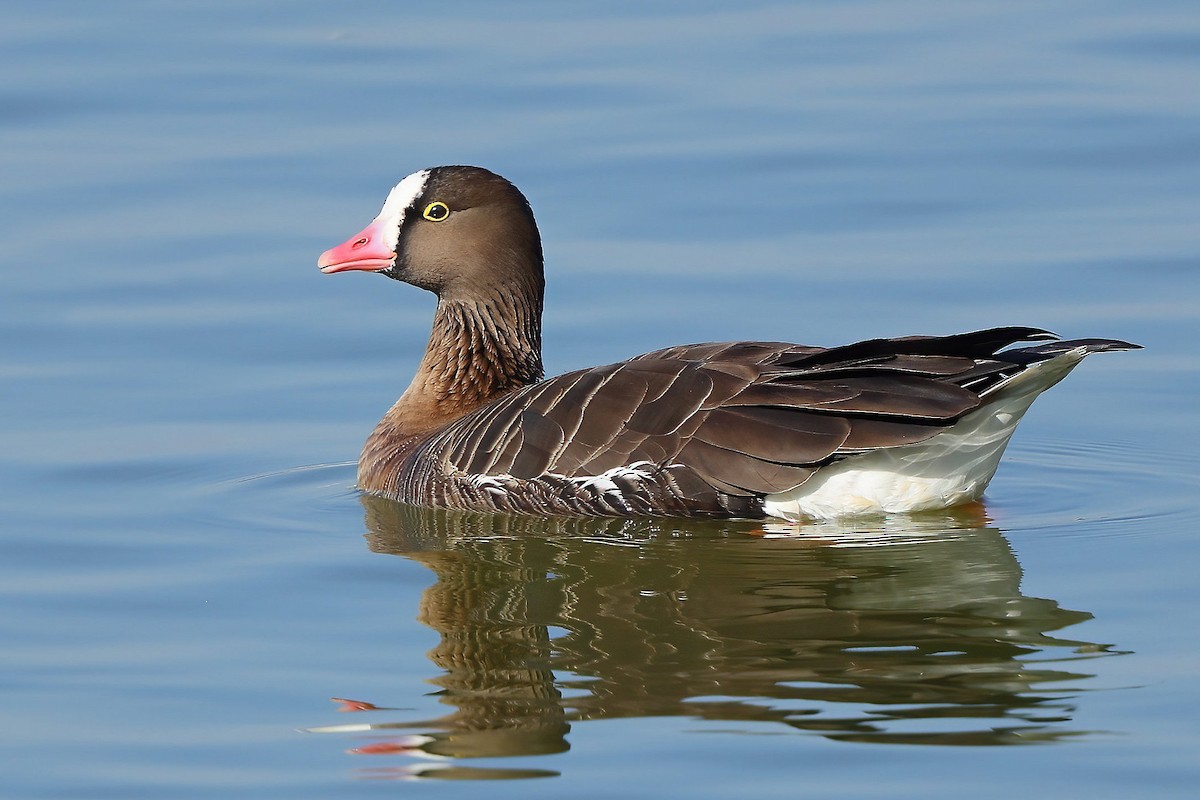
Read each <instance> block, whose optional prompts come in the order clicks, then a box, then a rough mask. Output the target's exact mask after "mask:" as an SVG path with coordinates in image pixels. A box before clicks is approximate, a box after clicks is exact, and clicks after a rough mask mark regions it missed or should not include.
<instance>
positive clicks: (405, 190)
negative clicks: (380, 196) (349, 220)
mask: <svg viewBox="0 0 1200 800" xmlns="http://www.w3.org/2000/svg"><path fill="white" fill-rule="evenodd" d="M428 181H429V170H427V169H423V170H421V171H420V172H414V173H413V174H412V175H409V176H408V177H407V178H405V179H404V180H402V181H400V182H399V183H397V184H396V185H395V186H394V187H392V190H391V191H390V192H388V196H387V200H384V201H383V208H382V209H381V210H380V212H379V213H378V214H377V215H376V216H375V219H376V220H383V221H385V222H386V223H387V224H386V225H385V226H384V230H385V231H387V237H388V239H387V245H388V247H389V248H390V249H391V250H395V249H396V243H397V242H398V241H400V226H401V225H403V224H404V212H405V211H407V210H408V207H409V206H411V205H412V204H413V201H414V200H416V199H417V198H418V197H420V196H421V192H423V191H425V184H426V183H427V182H428Z"/></svg>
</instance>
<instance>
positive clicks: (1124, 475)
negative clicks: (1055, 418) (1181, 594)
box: [987, 439, 1200, 536]
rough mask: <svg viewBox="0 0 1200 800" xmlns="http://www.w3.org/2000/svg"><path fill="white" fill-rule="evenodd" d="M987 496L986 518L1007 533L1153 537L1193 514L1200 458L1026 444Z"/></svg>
mask: <svg viewBox="0 0 1200 800" xmlns="http://www.w3.org/2000/svg"><path fill="white" fill-rule="evenodd" d="M1005 464H1006V467H1005V466H1002V467H1001V473H1000V475H999V476H998V478H997V480H996V481H995V482H994V483H993V484H992V488H991V490H990V491H989V493H988V500H987V507H988V512H989V514H990V515H991V516H992V517H993V518H994V519H995V521H996V522H997V524H999V525H1000V526H1001V527H1003V528H1004V529H1005V530H1043V531H1044V530H1069V531H1070V532H1071V533H1072V534H1075V535H1086V536H1118V535H1120V536H1128V535H1148V534H1152V533H1157V532H1158V531H1159V530H1160V529H1161V528H1162V527H1166V526H1167V523H1173V522H1174V521H1176V520H1178V519H1181V518H1183V517H1185V516H1188V515H1191V514H1192V513H1194V509H1193V498H1194V497H1195V492H1196V488H1197V484H1198V483H1200V478H1198V477H1197V476H1198V475H1200V469H1198V467H1200V459H1198V458H1197V457H1196V456H1195V455H1193V454H1190V453H1177V452H1176V453H1171V452H1163V451H1159V450H1147V449H1146V448H1145V447H1144V446H1143V445H1142V444H1140V443H1134V442H1122V441H1116V442H1084V443H1081V442H1076V441H1062V440H1057V439H1033V440H1028V439H1027V440H1024V441H1022V442H1021V443H1020V445H1019V446H1015V447H1014V448H1013V449H1012V450H1011V451H1010V453H1009V456H1008V458H1007V461H1006V462H1005Z"/></svg>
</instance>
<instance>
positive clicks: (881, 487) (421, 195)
mask: <svg viewBox="0 0 1200 800" xmlns="http://www.w3.org/2000/svg"><path fill="white" fill-rule="evenodd" d="M317 264H318V267H319V268H320V270H321V271H322V272H324V273H327V274H332V273H339V272H349V271H366V272H378V273H380V274H382V275H386V276H387V277H389V278H394V279H396V280H399V281H404V282H405V283H409V284H412V285H413V286H417V287H420V288H422V289H427V290H429V291H431V292H433V293H434V294H436V295H437V310H436V312H435V313H434V318H433V326H432V333H431V335H430V337H429V343H428V346H427V347H426V349H425V355H424V357H423V358H422V359H421V362H420V365H419V366H418V367H417V371H416V375H415V376H414V377H413V379H412V382H411V384H410V385H409V386H408V388H407V389H406V390H405V391H404V393H403V394H402V395H401V396H400V398H399V400H397V401H396V403H395V404H394V405H393V406H392V407H391V408H390V409H389V410H388V412H387V413H386V414H385V415H384V417H383V419H382V420H381V421H380V422H379V424H378V425H377V426H376V427H375V429H374V431H372V433H371V434H370V436H369V437H368V438H367V440H366V443H365V444H364V446H363V449H362V454H361V457H360V459H359V463H358V486H359V488H360V489H361V490H362V491H364V492H366V493H369V494H372V495H380V496H383V497H386V498H391V499H393V500H398V501H402V502H405V503H409V504H414V505H418V506H430V507H446V508H457V509H466V510H476V511H486V512H513V513H524V514H541V515H589V516H665V517H707V518H751V519H761V518H764V517H776V518H782V519H784V520H791V521H800V520H806V519H832V518H837V517H844V516H852V515H864V514H890V513H913V512H919V511H925V510H932V509H940V508H946V507H950V506H954V505H959V504H965V503H970V502H974V501H978V500H979V499H980V498H981V496H982V494H983V492H984V489H986V488H987V486H988V483H989V482H990V481H991V479H992V476H993V475H994V474H995V472H996V467H997V465H998V463H999V461H1000V458H1001V456H1002V455H1003V453H1004V449H1005V447H1006V446H1007V444H1008V441H1009V439H1010V437H1011V436H1012V434H1013V431H1014V429H1015V428H1016V426H1017V423H1018V422H1019V421H1020V420H1021V417H1022V415H1024V413H1025V412H1026V410H1027V409H1028V408H1029V406H1030V404H1031V403H1032V402H1033V400H1034V399H1035V398H1036V397H1037V396H1038V395H1039V394H1040V393H1042V392H1043V391H1045V390H1046V389H1048V388H1050V387H1051V386H1053V385H1054V384H1056V383H1058V382H1059V381H1060V380H1061V379H1062V378H1063V377H1065V376H1066V374H1067V373H1068V372H1070V371H1071V370H1072V369H1073V368H1074V367H1075V366H1076V365H1077V364H1079V362H1080V361H1082V360H1083V358H1084V357H1086V356H1088V355H1090V354H1091V353H1099V352H1105V351H1114V350H1128V349H1135V348H1138V347H1139V346H1138V345H1134V344H1130V343H1128V342H1123V341H1118V340H1113V339H1074V340H1069V341H1062V340H1059V338H1058V337H1057V336H1055V335H1054V334H1052V333H1050V332H1048V331H1045V330H1041V329H1038V328H1028V327H1002V328H990V329H987V330H978V331H973V332H969V333H960V334H956V335H949V336H904V337H900V338H886V339H870V340H866V341H860V342H855V343H853V344H846V345H841V346H837V347H815V346H808V345H800V344H791V343H787V342H760V341H740V342H714V343H705V344H690V345H678V346H674V347H667V348H665V349H662V350H655V351H652V352H649V353H644V354H642V355H638V356H635V357H633V358H630V359H628V360H625V361H621V362H618V363H614V364H607V365H604V366H598V367H591V368H588V369H580V370H576V371H574V372H568V373H566V374H564V375H559V376H558V377H555V378H550V379H548V380H544V379H543V370H542V351H541V344H542V342H541V317H542V296H543V288H544V285H545V284H544V278H543V260H542V246H541V237H540V234H539V232H538V227H537V224H536V222H535V221H534V216H533V211H532V209H531V207H530V204H529V201H528V200H526V198H525V196H524V195H523V194H522V193H521V192H520V191H519V190H518V189H517V188H516V187H515V186H514V185H513V184H512V183H510V182H509V181H507V180H506V179H504V178H502V177H501V176H499V175H497V174H495V173H493V172H490V171H488V170H486V169H483V168H480V167H470V166H442V167H432V168H429V169H423V170H420V171H418V172H414V173H413V174H411V175H409V176H407V177H405V178H404V179H403V180H401V181H400V182H399V183H398V184H396V186H395V187H394V188H393V189H392V190H391V191H390V192H389V194H388V195H387V199H386V200H385V202H384V204H383V209H382V210H381V211H380V212H379V215H378V216H376V217H375V219H374V220H373V221H372V222H371V224H370V225H368V226H367V227H366V228H365V229H364V230H363V231H362V232H360V233H358V234H355V235H354V236H352V237H351V238H350V239H348V240H347V241H346V242H345V243H343V244H340V245H338V246H337V247H334V248H332V249H330V250H327V251H326V252H324V253H322V254H321V256H320V258H319V259H318V262H317ZM1018 343H1026V346H1022V347H1013V345H1015V344H1018Z"/></svg>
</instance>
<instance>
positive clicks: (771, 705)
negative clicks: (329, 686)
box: [355, 497, 1113, 777]
mask: <svg viewBox="0 0 1200 800" xmlns="http://www.w3.org/2000/svg"><path fill="white" fill-rule="evenodd" d="M363 502H364V504H365V506H366V520H367V527H368V530H369V533H368V541H369V544H370V547H371V549H372V550H374V551H376V552H380V553H391V554H396V555H402V556H404V557H406V558H410V559H413V560H414V561H417V562H420V563H421V564H424V565H425V566H426V567H428V568H429V569H430V570H432V571H433V573H434V575H435V576H436V582H435V583H434V585H433V586H431V587H430V588H428V589H427V590H426V591H425V593H424V595H423V598H422V601H421V607H420V619H421V621H422V622H423V623H424V624H426V625H428V626H429V627H430V628H432V629H433V630H435V631H436V632H437V633H438V634H439V635H440V637H441V641H440V643H439V644H438V645H437V646H436V647H435V648H434V649H433V650H432V651H431V652H430V653H429V657H430V659H431V660H432V661H433V662H434V664H435V665H436V666H437V667H438V669H439V670H441V673H440V675H439V676H438V677H436V678H434V679H433V681H432V682H433V683H434V684H436V685H438V686H440V687H441V689H442V692H441V700H442V702H444V703H446V704H448V705H449V706H451V707H453V711H451V712H450V713H448V714H447V715H445V716H444V717H441V718H439V719H434V720H420V721H399V720H389V721H386V722H382V723H378V724H373V725H370V726H355V727H356V728H357V729H358V730H362V729H363V728H369V729H370V730H372V731H374V732H375V733H377V734H380V735H383V736H388V735H390V734H395V735H396V736H400V738H392V739H388V740H384V741H381V742H379V743H377V744H376V745H374V747H376V748H377V749H376V750H375V751H376V752H378V751H380V750H379V749H378V748H383V749H386V748H388V747H393V748H395V749H396V750H402V751H408V752H417V753H418V754H420V753H424V754H433V755H440V756H447V757H450V758H470V757H484V756H492V757H494V756H520V755H538V754H549V753H555V752H560V751H563V750H566V749H567V747H568V744H567V739H566V737H567V734H568V732H569V726H570V724H571V723H574V722H579V721H582V720H595V719H606V718H614V717H649V716H664V715H682V716H688V717H692V718H699V719H705V720H721V721H724V722H726V723H728V722H733V723H735V725H734V727H735V728H736V723H739V722H741V723H747V729H749V727H750V726H749V724H748V723H751V722H753V723H759V722H775V723H779V724H780V725H786V726H790V727H791V728H794V729H798V730H800V731H806V732H813V733H817V734H820V735H822V736H826V737H828V738H831V739H837V740H845V741H857V742H876V743H896V744H926V745H928V744H941V745H1009V744H1029V743H1037V742H1049V741H1055V740H1058V739H1061V738H1063V737H1068V736H1073V735H1078V734H1080V733H1083V731H1080V730H1078V729H1076V728H1075V727H1074V726H1072V725H1071V720H1072V717H1073V715H1074V712H1075V705H1074V703H1075V701H1074V699H1073V697H1074V696H1076V695H1078V694H1079V692H1080V691H1083V690H1082V689H1081V688H1080V687H1079V682H1081V681H1084V680H1086V679H1088V678H1090V677H1092V675H1091V674H1089V673H1087V672H1085V671H1083V670H1084V669H1085V667H1083V666H1082V662H1084V661H1086V660H1087V659H1090V658H1093V657H1096V656H1098V655H1104V654H1109V653H1111V652H1113V651H1111V650H1109V649H1108V647H1107V646H1104V645H1097V644H1092V643H1088V642H1084V641H1078V640H1074V639H1069V638H1060V637H1059V636H1057V635H1056V633H1055V632H1057V631H1060V630H1062V629H1063V628H1067V627H1070V626H1072V625H1075V624H1076V623H1079V622H1082V621H1084V620H1087V619H1090V618H1091V615H1090V614H1088V613H1086V612H1082V611H1070V610H1067V609H1064V608H1061V607H1059V605H1058V604H1057V603H1055V602H1054V601H1052V600H1046V599H1039V598H1035V597H1027V596H1025V595H1023V594H1022V593H1021V591H1020V580H1021V568H1020V566H1019V565H1018V563H1017V561H1016V559H1015V557H1014V556H1013V553H1012V550H1011V549H1010V548H1009V546H1008V543H1007V542H1006V540H1005V539H1004V537H1003V536H1002V535H1001V533H1000V532H999V531H998V530H997V529H996V528H994V527H989V526H987V525H986V524H985V522H984V520H983V517H982V512H980V511H979V510H978V509H975V510H974V511H971V510H968V511H966V512H962V511H960V512H954V513H944V514H942V515H939V516H936V517H926V518H922V519H916V518H912V519H908V520H905V521H904V522H903V527H900V526H898V525H897V527H896V530H894V531H887V530H878V531H875V532H873V533H870V532H863V531H847V530H845V529H842V528H838V527H836V526H834V525H825V526H822V527H818V528H813V529H805V531H804V534H805V535H804V536H803V537H797V536H791V537H779V538H770V536H765V537H764V536H761V535H747V534H764V533H767V534H769V533H771V532H770V531H769V530H764V529H763V528H762V527H761V525H759V524H755V523H748V522H728V521H726V522H720V523H696V522H682V521H669V520H638V521H621V520H577V519H576V520H567V519H561V520H546V519H533V518H522V517H511V516H501V515H484V514H470V513H461V512H453V511H446V510H429V509H419V508H414V507H411V506H406V505H401V504H397V503H394V502H391V501H387V500H381V499H378V498H372V497H364V498H363ZM972 515H975V516H972ZM791 530H795V529H794V528H792V529H791ZM871 545H874V546H871ZM728 727H729V726H728V725H726V729H728ZM402 730H407V731H413V732H416V733H419V735H409V736H407V737H404V736H402V735H401V731H402ZM371 747H372V745H368V746H367V747H364V748H362V749H361V751H362V752H371ZM494 772H496V770H487V771H486V773H488V774H486V775H485V774H483V773H481V774H480V775H479V777H497V776H496V775H493V774H491V773H494ZM451 776H454V777H470V776H471V770H470V769H469V768H466V767H462V766H456V767H455V768H454V770H451V771H449V772H448V773H447V775H446V777H451Z"/></svg>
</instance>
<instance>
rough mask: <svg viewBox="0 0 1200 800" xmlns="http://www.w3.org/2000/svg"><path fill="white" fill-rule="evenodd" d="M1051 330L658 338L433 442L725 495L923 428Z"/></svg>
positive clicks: (496, 463)
mask: <svg viewBox="0 0 1200 800" xmlns="http://www.w3.org/2000/svg"><path fill="white" fill-rule="evenodd" d="M1054 338H1055V337H1054V335H1053V334H1051V333H1049V332H1047V331H1043V330H1039V329H1036V328H1018V327H1009V328H995V329H989V330H983V331H975V332H972V333H966V334H959V335H955V336H941V337H934V336H915V337H905V338H899V339H873V340H868V341H863V342H857V343H855V344H850V345H845V346H842V347H835V348H819V347H806V346H802V345H793V344H787V343H781V342H725V343H710V344H699V345H685V346H679V347H671V348H667V349H665V350H658V351H655V352H652V353H646V354H644V355H641V356H638V357H636V358H633V359H630V360H628V361H624V362H620V363H616V364H609V365H606V366H602V367H595V368H592V369H587V370H580V371H577V372H571V373H567V374H565V375H561V376H559V377H557V378H552V379H550V380H547V381H544V382H542V383H539V384H535V385H532V386H528V387H525V388H524V389H521V390H519V391H517V392H514V393H513V394H511V395H508V396H506V397H504V398H502V399H501V400H499V401H497V402H495V403H492V404H490V405H488V406H486V407H484V408H482V409H480V410H479V411H476V412H474V413H472V414H469V415H467V416H466V417H464V418H463V419H461V420H459V421H457V422H455V423H454V424H453V425H451V426H450V428H448V429H447V430H446V431H444V432H443V434H442V436H440V437H439V439H441V447H440V448H439V449H441V451H442V453H443V454H444V457H445V458H446V459H447V460H448V461H449V463H450V464H451V465H452V466H453V467H455V468H457V469H458V470H461V471H463V472H465V473H468V474H474V475H498V474H507V475H511V476H513V477H515V478H520V479H530V478H536V477H538V476H541V475H546V474H556V475H561V476H563V477H567V478H579V477H585V476H590V475H600V474H602V473H604V472H605V471H607V470H611V469H614V468H617V467H622V466H629V465H632V464H638V463H647V462H648V463H649V464H654V465H659V466H668V465H676V464H678V465H684V466H686V467H689V468H690V469H691V471H693V472H694V473H695V474H696V475H697V476H698V477H700V478H701V479H702V480H703V481H704V482H706V483H707V484H708V485H709V486H711V487H713V488H715V489H718V490H719V491H722V492H725V493H727V494H732V495H764V494H768V493H772V492H779V491H785V490H787V489H790V488H793V487H795V486H798V485H800V484H802V483H803V482H804V481H805V480H807V479H808V477H809V476H811V475H812V474H813V472H815V470H816V469H817V468H819V467H821V466H823V465H825V464H828V463H831V462H833V461H836V460H839V459H841V458H845V457H847V456H849V455H853V454H856V453H862V452H866V451H869V450H874V449H878V448H884V447H894V446H898V445H905V444H913V443H916V442H920V441H923V440H925V439H928V438H930V437H932V436H934V435H936V434H937V433H938V432H939V431H941V430H943V429H945V427H946V426H948V425H951V424H953V423H954V421H956V420H957V419H959V418H960V417H962V416H963V415H964V414H966V413H968V412H969V411H971V410H972V409H975V408H977V407H979V406H980V405H981V404H982V403H984V402H986V397H987V394H988V392H989V391H990V390H991V389H993V388H995V387H996V386H999V385H1001V384H1002V383H1003V382H1004V381H1006V380H1008V379H1009V378H1011V377H1012V376H1013V375H1014V374H1017V373H1019V372H1021V371H1022V370H1024V369H1025V368H1026V367H1027V366H1028V365H1029V364H1031V363H1035V362H1036V361H1040V360H1044V359H1046V358H1050V357H1053V355H1056V354H1058V353H1061V352H1064V351H1065V350H1066V349H1070V347H1071V346H1073V345H1078V344H1080V342H1053V343H1052V344H1047V345H1041V346H1035V347H1031V348H1023V349H1016V350H1009V351H1005V352H1000V351H1001V350H1002V349H1003V348H1005V347H1008V346H1009V345H1012V344H1014V343H1016V342H1020V341H1036V340H1051V339H1054ZM1085 343H1090V346H1091V347H1094V348H1096V349H1111V347H1112V346H1116V345H1124V344H1125V343H1123V342H1120V343H1118V342H1110V341H1108V340H1086V342H1085Z"/></svg>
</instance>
